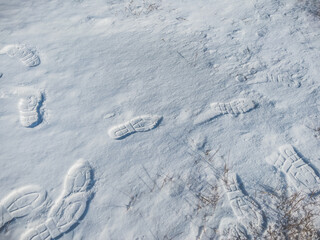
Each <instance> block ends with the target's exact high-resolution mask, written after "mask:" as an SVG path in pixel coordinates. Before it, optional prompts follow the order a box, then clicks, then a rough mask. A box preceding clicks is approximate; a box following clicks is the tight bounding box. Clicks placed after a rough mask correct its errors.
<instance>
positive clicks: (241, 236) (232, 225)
mask: <svg viewBox="0 0 320 240" xmlns="http://www.w3.org/2000/svg"><path fill="white" fill-rule="evenodd" d="M219 235H220V238H219V240H230V239H237V240H247V239H250V238H249V236H248V234H247V230H246V228H245V227H244V226H243V225H242V224H240V223H238V222H237V221H236V220H234V219H230V218H223V219H222V220H221V223H220V225H219Z"/></svg>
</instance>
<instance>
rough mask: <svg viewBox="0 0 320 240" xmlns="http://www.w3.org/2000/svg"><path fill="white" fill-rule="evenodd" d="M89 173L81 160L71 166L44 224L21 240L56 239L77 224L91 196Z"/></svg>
mask: <svg viewBox="0 0 320 240" xmlns="http://www.w3.org/2000/svg"><path fill="white" fill-rule="evenodd" d="M91 171H92V170H91V166H90V165H89V163H88V162H87V161H84V160H82V159H80V160H79V161H78V162H77V163H76V164H75V165H73V166H72V167H71V168H70V170H69V171H68V174H67V176H66V178H65V181H64V186H63V191H62V193H61V195H60V197H59V198H58V199H57V200H56V201H55V203H54V204H53V206H52V207H51V209H50V211H49V213H48V217H47V220H46V221H45V223H43V224H40V225H39V226H36V227H35V228H32V229H30V230H28V231H27V232H26V233H24V234H23V235H22V237H21V239H22V240H38V239H39V240H50V239H56V238H58V237H60V236H61V235H62V234H63V233H65V232H67V231H68V230H69V229H70V228H71V227H73V226H74V225H75V224H77V223H78V221H79V219H80V218H81V217H82V216H83V215H84V213H85V210H86V208H87V202H88V200H89V198H90V195H91V193H90V191H89V188H90V187H91V185H92V173H91Z"/></svg>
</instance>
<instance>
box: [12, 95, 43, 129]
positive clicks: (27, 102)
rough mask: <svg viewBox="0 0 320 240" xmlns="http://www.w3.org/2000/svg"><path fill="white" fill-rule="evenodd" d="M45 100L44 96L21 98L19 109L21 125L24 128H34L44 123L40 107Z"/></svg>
mask: <svg viewBox="0 0 320 240" xmlns="http://www.w3.org/2000/svg"><path fill="white" fill-rule="evenodd" d="M43 100H44V97H43V94H42V93H39V94H37V95H35V94H33V95H28V96H26V97H23V98H20V100H19V104H18V108H19V113H20V114H19V116H20V123H21V125H22V126H24V127H28V128H33V127H35V126H37V125H38V124H40V123H41V122H42V116H41V114H40V107H41V105H42V102H43Z"/></svg>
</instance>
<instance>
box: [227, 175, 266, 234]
mask: <svg viewBox="0 0 320 240" xmlns="http://www.w3.org/2000/svg"><path fill="white" fill-rule="evenodd" d="M227 180H228V182H227V183H224V189H225V190H226V194H227V196H228V199H229V201H230V205H231V208H232V210H233V212H234V214H235V215H236V217H237V219H238V220H239V222H240V223H241V224H243V225H244V226H245V227H246V228H247V229H248V230H249V229H251V228H252V226H253V227H254V228H256V230H258V231H260V232H262V230H263V223H264V218H263V212H262V211H261V209H260V208H259V206H258V205H257V203H256V202H255V201H254V200H253V199H251V198H249V197H248V196H247V195H245V194H244V193H243V191H242V190H241V188H240V187H239V183H238V180H237V175H236V174H234V173H229V174H228V179H227Z"/></svg>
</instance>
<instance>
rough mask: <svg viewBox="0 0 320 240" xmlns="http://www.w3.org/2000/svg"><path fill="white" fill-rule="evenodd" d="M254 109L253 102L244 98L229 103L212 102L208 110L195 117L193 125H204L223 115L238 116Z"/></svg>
mask: <svg viewBox="0 0 320 240" xmlns="http://www.w3.org/2000/svg"><path fill="white" fill-rule="evenodd" d="M255 107H256V103H255V102H254V101H252V100H249V99H244V98H240V99H236V100H234V101H232V102H229V103H219V102H214V103H211V104H210V109H209V110H207V111H206V112H204V113H200V114H199V116H197V118H196V120H195V121H194V124H201V123H205V122H208V121H211V120H212V119H214V118H216V117H218V116H220V115H224V114H231V115H233V116H238V115H239V114H242V113H246V112H249V111H250V110H252V109H254V108H255Z"/></svg>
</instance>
